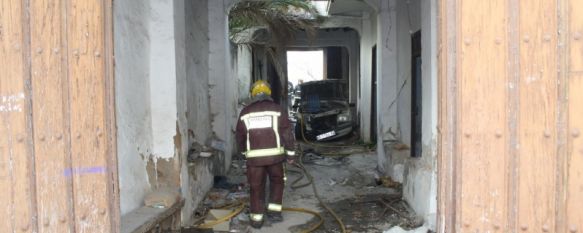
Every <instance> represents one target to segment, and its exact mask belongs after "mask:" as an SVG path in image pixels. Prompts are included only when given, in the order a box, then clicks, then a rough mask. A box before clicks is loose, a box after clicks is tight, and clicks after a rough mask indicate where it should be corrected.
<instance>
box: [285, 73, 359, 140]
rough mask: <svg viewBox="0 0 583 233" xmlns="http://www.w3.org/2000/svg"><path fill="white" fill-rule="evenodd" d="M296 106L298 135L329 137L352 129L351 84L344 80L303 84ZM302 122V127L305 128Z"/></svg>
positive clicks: (325, 138) (343, 133) (312, 138)
mask: <svg viewBox="0 0 583 233" xmlns="http://www.w3.org/2000/svg"><path fill="white" fill-rule="evenodd" d="M299 88H300V93H301V94H300V99H299V100H298V101H296V103H294V109H295V110H296V114H295V116H296V122H297V123H296V129H295V133H296V137H297V138H302V131H303V134H304V136H305V137H306V139H308V140H316V141H329V140H333V139H337V138H340V137H343V136H346V135H349V134H351V133H352V130H353V128H354V121H353V118H354V117H353V116H352V111H351V110H350V107H351V106H350V104H349V103H348V85H347V84H346V82H343V81H341V80H322V81H313V82H308V83H304V84H301V85H300V86H299ZM302 126H303V130H302Z"/></svg>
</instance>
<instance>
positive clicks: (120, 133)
mask: <svg viewBox="0 0 583 233" xmlns="http://www.w3.org/2000/svg"><path fill="white" fill-rule="evenodd" d="M114 9H115V10H114V22H115V27H114V40H115V43H114V45H115V48H114V50H115V59H116V66H115V77H116V78H115V81H116V82H115V87H116V89H115V96H116V101H115V102H116V117H117V139H118V140H117V148H118V166H119V169H118V171H119V185H120V202H121V203H120V204H121V214H122V215H123V214H125V213H128V212H130V211H132V210H134V209H136V208H138V207H140V206H141V205H142V203H143V197H144V194H145V193H147V192H148V191H150V184H149V182H148V175H147V173H146V163H147V162H146V161H145V160H144V158H145V157H147V156H148V155H149V154H151V153H152V145H153V144H152V118H151V114H152V112H151V106H150V80H149V76H150V75H149V73H150V69H149V66H150V61H149V57H150V34H149V18H150V4H149V2H148V1H114ZM138 22H139V23H138Z"/></svg>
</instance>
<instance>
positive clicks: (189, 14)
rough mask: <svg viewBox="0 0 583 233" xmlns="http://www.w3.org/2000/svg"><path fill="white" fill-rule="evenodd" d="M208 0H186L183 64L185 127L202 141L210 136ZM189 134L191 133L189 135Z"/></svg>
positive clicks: (199, 141)
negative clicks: (184, 54)
mask: <svg viewBox="0 0 583 233" xmlns="http://www.w3.org/2000/svg"><path fill="white" fill-rule="evenodd" d="M207 1H208V0H189V1H186V5H185V6H186V7H185V8H186V21H187V23H186V31H187V38H188V39H187V41H188V43H186V50H187V53H186V67H187V75H188V79H187V81H188V83H187V86H188V93H189V94H188V128H189V129H190V130H191V131H192V134H193V135H194V138H191V140H190V142H191V143H192V142H193V141H197V142H198V143H200V144H204V143H205V142H206V141H207V140H208V139H209V138H210V137H211V136H212V130H211V125H210V124H200V122H210V119H211V114H210V105H209V101H210V97H209V52H210V51H209V36H208V32H209V31H208V27H209V11H208V4H207ZM190 137H192V136H190Z"/></svg>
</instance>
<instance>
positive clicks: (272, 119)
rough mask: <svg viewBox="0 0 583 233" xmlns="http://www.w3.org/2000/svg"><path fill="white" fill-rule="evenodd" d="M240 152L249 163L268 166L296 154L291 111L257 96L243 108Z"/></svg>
mask: <svg viewBox="0 0 583 233" xmlns="http://www.w3.org/2000/svg"><path fill="white" fill-rule="evenodd" d="M236 139H237V145H238V147H239V152H241V153H243V154H244V155H245V157H246V158H247V164H248V165H249V166H266V165H272V164H275V163H279V162H282V161H284V160H285V159H286V155H287V156H295V138H294V136H293V134H292V131H291V124H290V122H289V118H288V114H287V112H286V111H284V110H283V109H282V108H281V106H279V105H278V104H276V103H274V102H273V101H272V100H271V99H268V98H264V99H258V100H256V101H254V102H253V103H251V104H250V105H248V106H246V107H245V108H243V110H241V113H240V114H239V118H238V121H237V131H236Z"/></svg>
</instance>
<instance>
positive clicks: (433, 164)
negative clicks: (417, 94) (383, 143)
mask: <svg viewBox="0 0 583 233" xmlns="http://www.w3.org/2000/svg"><path fill="white" fill-rule="evenodd" d="M396 7H397V54H398V55H397V67H398V68H397V69H398V88H401V87H403V89H402V90H401V93H400V94H399V97H398V101H397V103H398V110H397V111H398V129H399V130H398V131H397V132H395V133H397V138H398V139H399V140H400V141H401V142H402V143H404V144H406V145H408V146H411V93H412V92H411V68H412V67H411V66H412V61H411V59H412V56H411V33H414V32H416V31H418V30H421V46H422V50H421V59H422V67H421V73H422V76H421V85H422V93H421V98H422V138H421V143H422V148H421V150H422V155H421V158H413V157H411V155H410V153H411V152H410V150H400V151H397V150H393V148H392V147H391V146H390V145H389V146H387V147H386V148H387V156H391V157H392V159H391V162H392V163H391V164H390V167H389V174H390V175H391V177H393V178H394V179H395V180H397V181H398V182H402V183H403V195H404V198H405V199H406V200H407V202H408V203H409V204H410V205H411V207H412V208H413V209H414V210H415V212H416V213H417V214H418V215H419V216H422V217H423V218H424V220H425V222H426V226H427V227H429V228H430V229H433V230H435V227H436V226H435V221H436V219H435V218H436V213H437V65H436V61H437V50H436V45H437V36H436V19H437V17H436V3H435V2H434V1H428V0H410V1H399V2H398V3H397V5H396ZM403 84H404V85H403Z"/></svg>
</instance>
